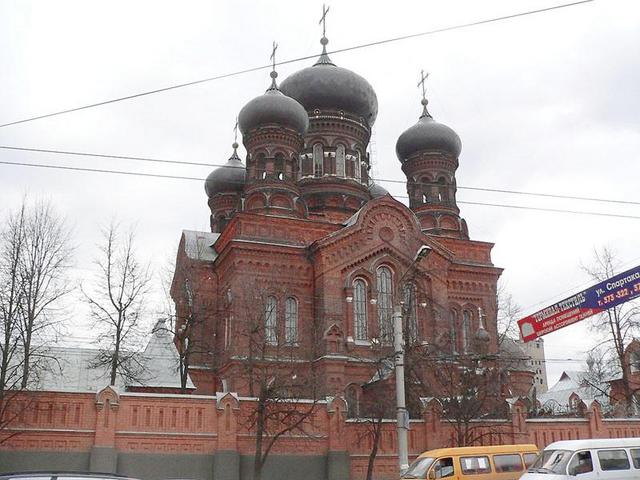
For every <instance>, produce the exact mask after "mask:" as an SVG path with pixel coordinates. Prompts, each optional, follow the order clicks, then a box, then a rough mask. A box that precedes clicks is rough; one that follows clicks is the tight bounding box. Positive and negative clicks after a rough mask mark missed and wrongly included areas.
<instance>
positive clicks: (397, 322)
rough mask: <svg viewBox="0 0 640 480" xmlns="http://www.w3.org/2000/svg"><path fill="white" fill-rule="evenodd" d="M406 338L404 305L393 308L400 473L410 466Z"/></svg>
mask: <svg viewBox="0 0 640 480" xmlns="http://www.w3.org/2000/svg"><path fill="white" fill-rule="evenodd" d="M403 342H404V339H403V338H402V306H400V305H396V306H395V307H394V309H393V349H394V352H395V361H396V421H397V430H398V462H399V464H400V473H402V472H404V471H405V470H406V469H407V468H409V449H408V445H407V430H409V413H408V412H407V406H406V400H405V392H404V344H403Z"/></svg>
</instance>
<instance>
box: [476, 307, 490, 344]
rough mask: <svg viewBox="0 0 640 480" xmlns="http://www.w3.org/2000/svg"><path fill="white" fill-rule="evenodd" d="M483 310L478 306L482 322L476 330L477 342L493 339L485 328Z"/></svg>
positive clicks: (487, 341)
mask: <svg viewBox="0 0 640 480" xmlns="http://www.w3.org/2000/svg"><path fill="white" fill-rule="evenodd" d="M482 315H483V314H482V310H481V309H480V308H478V318H479V321H480V324H479V325H478V330H476V334H475V337H476V342H480V343H485V344H486V343H489V342H490V341H491V335H490V334H489V332H487V329H486V328H484V322H483V321H482Z"/></svg>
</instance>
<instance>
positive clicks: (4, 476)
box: [0, 470, 129, 480]
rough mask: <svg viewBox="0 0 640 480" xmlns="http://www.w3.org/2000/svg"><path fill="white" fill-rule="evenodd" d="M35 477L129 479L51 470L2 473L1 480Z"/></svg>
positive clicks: (112, 475) (91, 473)
mask: <svg viewBox="0 0 640 480" xmlns="http://www.w3.org/2000/svg"><path fill="white" fill-rule="evenodd" d="M33 477H82V478H95V479H118V480H122V479H129V477H127V476H125V475H119V474H117V473H99V472H68V471H51V470H34V471H31V472H11V473H0V479H9V478H33Z"/></svg>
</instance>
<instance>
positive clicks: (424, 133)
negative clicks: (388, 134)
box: [396, 99, 462, 162]
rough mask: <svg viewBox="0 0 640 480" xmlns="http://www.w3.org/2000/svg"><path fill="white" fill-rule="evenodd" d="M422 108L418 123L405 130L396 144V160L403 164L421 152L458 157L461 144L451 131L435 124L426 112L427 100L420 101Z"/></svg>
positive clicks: (439, 124) (455, 134)
mask: <svg viewBox="0 0 640 480" xmlns="http://www.w3.org/2000/svg"><path fill="white" fill-rule="evenodd" d="M422 105H423V106H424V109H423V112H422V115H421V116H420V119H419V120H418V122H417V123H416V124H415V125H413V126H412V127H409V128H408V129H407V130H405V131H404V132H403V133H402V135H400V137H399V138H398V141H397V143H396V155H397V156H398V160H400V161H401V162H404V161H405V160H406V159H407V158H409V157H410V156H411V155H412V154H414V153H416V152H421V151H444V152H446V153H449V154H451V155H453V156H454V157H456V158H457V157H458V156H460V152H461V151H462V142H461V141H460V137H459V136H458V134H457V133H456V132H454V131H453V129H451V128H449V127H447V126H446V125H444V124H442V123H438V122H436V121H435V120H434V119H433V117H432V116H431V114H430V113H429V112H428V110H427V100H426V99H425V100H422Z"/></svg>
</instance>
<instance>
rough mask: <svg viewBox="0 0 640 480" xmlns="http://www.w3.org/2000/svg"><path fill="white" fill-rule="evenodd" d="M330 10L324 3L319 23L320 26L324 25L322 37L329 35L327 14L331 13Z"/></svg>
mask: <svg viewBox="0 0 640 480" xmlns="http://www.w3.org/2000/svg"><path fill="white" fill-rule="evenodd" d="M329 8H330V7H327V6H326V5H325V4H324V3H323V4H322V17H321V18H320V21H319V22H318V25H320V24H322V36H323V37H326V33H327V13H329Z"/></svg>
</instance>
